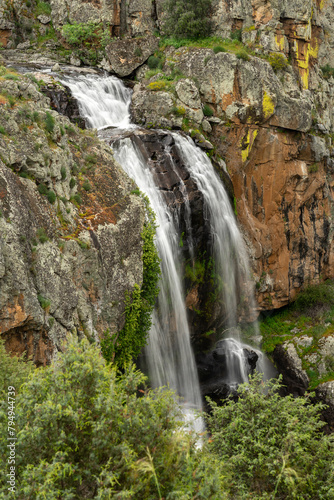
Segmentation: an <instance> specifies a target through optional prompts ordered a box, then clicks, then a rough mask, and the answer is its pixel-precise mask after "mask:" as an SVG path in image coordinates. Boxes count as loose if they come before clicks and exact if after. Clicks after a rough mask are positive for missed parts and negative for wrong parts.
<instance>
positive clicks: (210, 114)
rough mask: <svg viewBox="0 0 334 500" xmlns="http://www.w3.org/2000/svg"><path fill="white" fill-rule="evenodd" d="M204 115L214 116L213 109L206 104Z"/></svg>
mask: <svg viewBox="0 0 334 500" xmlns="http://www.w3.org/2000/svg"><path fill="white" fill-rule="evenodd" d="M203 114H204V116H213V109H212V108H211V107H210V106H209V105H208V104H204V106H203Z"/></svg>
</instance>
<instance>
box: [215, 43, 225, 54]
mask: <svg viewBox="0 0 334 500" xmlns="http://www.w3.org/2000/svg"><path fill="white" fill-rule="evenodd" d="M213 51H214V53H215V54H218V52H227V50H226V49H224V47H222V46H221V45H217V46H216V47H213Z"/></svg>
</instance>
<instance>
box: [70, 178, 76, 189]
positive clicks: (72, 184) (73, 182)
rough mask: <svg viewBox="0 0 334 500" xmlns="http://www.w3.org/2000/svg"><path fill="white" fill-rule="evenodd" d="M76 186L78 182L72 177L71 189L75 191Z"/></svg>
mask: <svg viewBox="0 0 334 500" xmlns="http://www.w3.org/2000/svg"><path fill="white" fill-rule="evenodd" d="M75 185H76V180H75V179H74V177H71V180H70V189H73V188H74V186H75Z"/></svg>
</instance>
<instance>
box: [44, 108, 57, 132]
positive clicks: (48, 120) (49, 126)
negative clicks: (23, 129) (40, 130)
mask: <svg viewBox="0 0 334 500" xmlns="http://www.w3.org/2000/svg"><path fill="white" fill-rule="evenodd" d="M54 127H55V119H54V118H53V116H52V115H51V113H49V111H47V112H46V114H45V128H46V130H47V131H48V132H49V133H50V134H51V133H52V132H53V129H54Z"/></svg>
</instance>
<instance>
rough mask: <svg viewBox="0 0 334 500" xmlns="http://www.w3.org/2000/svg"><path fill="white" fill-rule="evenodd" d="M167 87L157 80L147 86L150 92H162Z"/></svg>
mask: <svg viewBox="0 0 334 500" xmlns="http://www.w3.org/2000/svg"><path fill="white" fill-rule="evenodd" d="M166 87H167V82H165V81H164V80H157V81H156V82H151V83H149V84H148V85H147V88H148V89H150V90H164V89H165V88H166Z"/></svg>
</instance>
